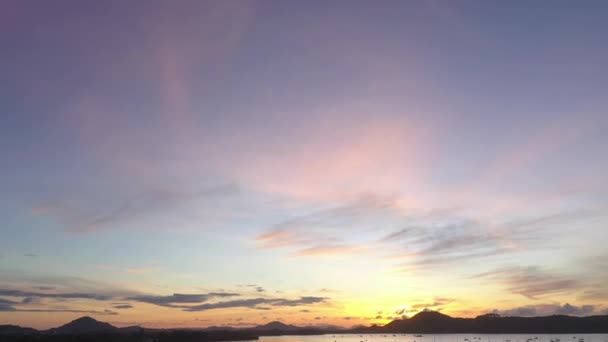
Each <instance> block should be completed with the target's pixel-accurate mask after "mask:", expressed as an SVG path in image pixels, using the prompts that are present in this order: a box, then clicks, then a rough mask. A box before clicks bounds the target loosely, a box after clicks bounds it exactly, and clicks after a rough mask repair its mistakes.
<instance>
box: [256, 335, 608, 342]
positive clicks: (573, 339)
mask: <svg viewBox="0 0 608 342" xmlns="http://www.w3.org/2000/svg"><path fill="white" fill-rule="evenodd" d="M260 341H261V342H608V334H420V335H419V334H415V335H414V334H362V335H360V334H336V335H333V334H328V335H313V336H263V337H260Z"/></svg>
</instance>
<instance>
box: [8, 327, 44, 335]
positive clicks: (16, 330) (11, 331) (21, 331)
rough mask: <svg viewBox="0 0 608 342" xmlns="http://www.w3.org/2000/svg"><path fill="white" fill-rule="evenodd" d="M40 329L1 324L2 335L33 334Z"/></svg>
mask: <svg viewBox="0 0 608 342" xmlns="http://www.w3.org/2000/svg"><path fill="white" fill-rule="evenodd" d="M36 333H38V330H36V329H32V328H22V327H20V326H17V325H0V335H32V334H36Z"/></svg>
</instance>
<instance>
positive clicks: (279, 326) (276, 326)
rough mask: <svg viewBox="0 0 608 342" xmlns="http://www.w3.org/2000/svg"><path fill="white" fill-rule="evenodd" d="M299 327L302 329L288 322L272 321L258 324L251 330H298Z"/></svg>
mask: <svg viewBox="0 0 608 342" xmlns="http://www.w3.org/2000/svg"><path fill="white" fill-rule="evenodd" d="M300 329H302V328H300V327H296V326H295V325H290V324H285V323H283V322H278V321H274V322H270V323H266V324H264V325H258V326H257V327H255V328H253V329H252V330H278V331H296V330H300Z"/></svg>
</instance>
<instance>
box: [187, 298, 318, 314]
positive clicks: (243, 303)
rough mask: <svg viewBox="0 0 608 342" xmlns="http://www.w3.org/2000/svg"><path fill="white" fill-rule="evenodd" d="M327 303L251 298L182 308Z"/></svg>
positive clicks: (192, 309)
mask: <svg viewBox="0 0 608 342" xmlns="http://www.w3.org/2000/svg"><path fill="white" fill-rule="evenodd" d="M325 301H327V298H326V297H310V296H309V297H300V298H297V299H285V298H251V299H241V300H232V301H225V302H217V303H207V304H201V305H195V306H189V307H183V310H184V311H207V310H213V309H224V308H238V307H243V308H256V307H257V306H258V305H262V304H265V305H271V306H273V307H280V306H289V307H292V306H301V305H309V304H317V303H323V302H325Z"/></svg>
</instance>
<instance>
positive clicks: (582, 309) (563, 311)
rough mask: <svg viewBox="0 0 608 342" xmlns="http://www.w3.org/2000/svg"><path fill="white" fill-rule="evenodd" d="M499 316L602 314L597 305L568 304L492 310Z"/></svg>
mask: <svg viewBox="0 0 608 342" xmlns="http://www.w3.org/2000/svg"><path fill="white" fill-rule="evenodd" d="M492 312H494V313H497V314H499V315H501V316H513V317H533V316H549V315H568V316H589V315H593V314H602V310H599V307H598V306H597V305H580V306H577V305H571V304H569V303H566V304H563V305H560V304H537V305H526V306H520V307H516V308H512V309H506V310H496V309H495V310H493V311H492Z"/></svg>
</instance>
